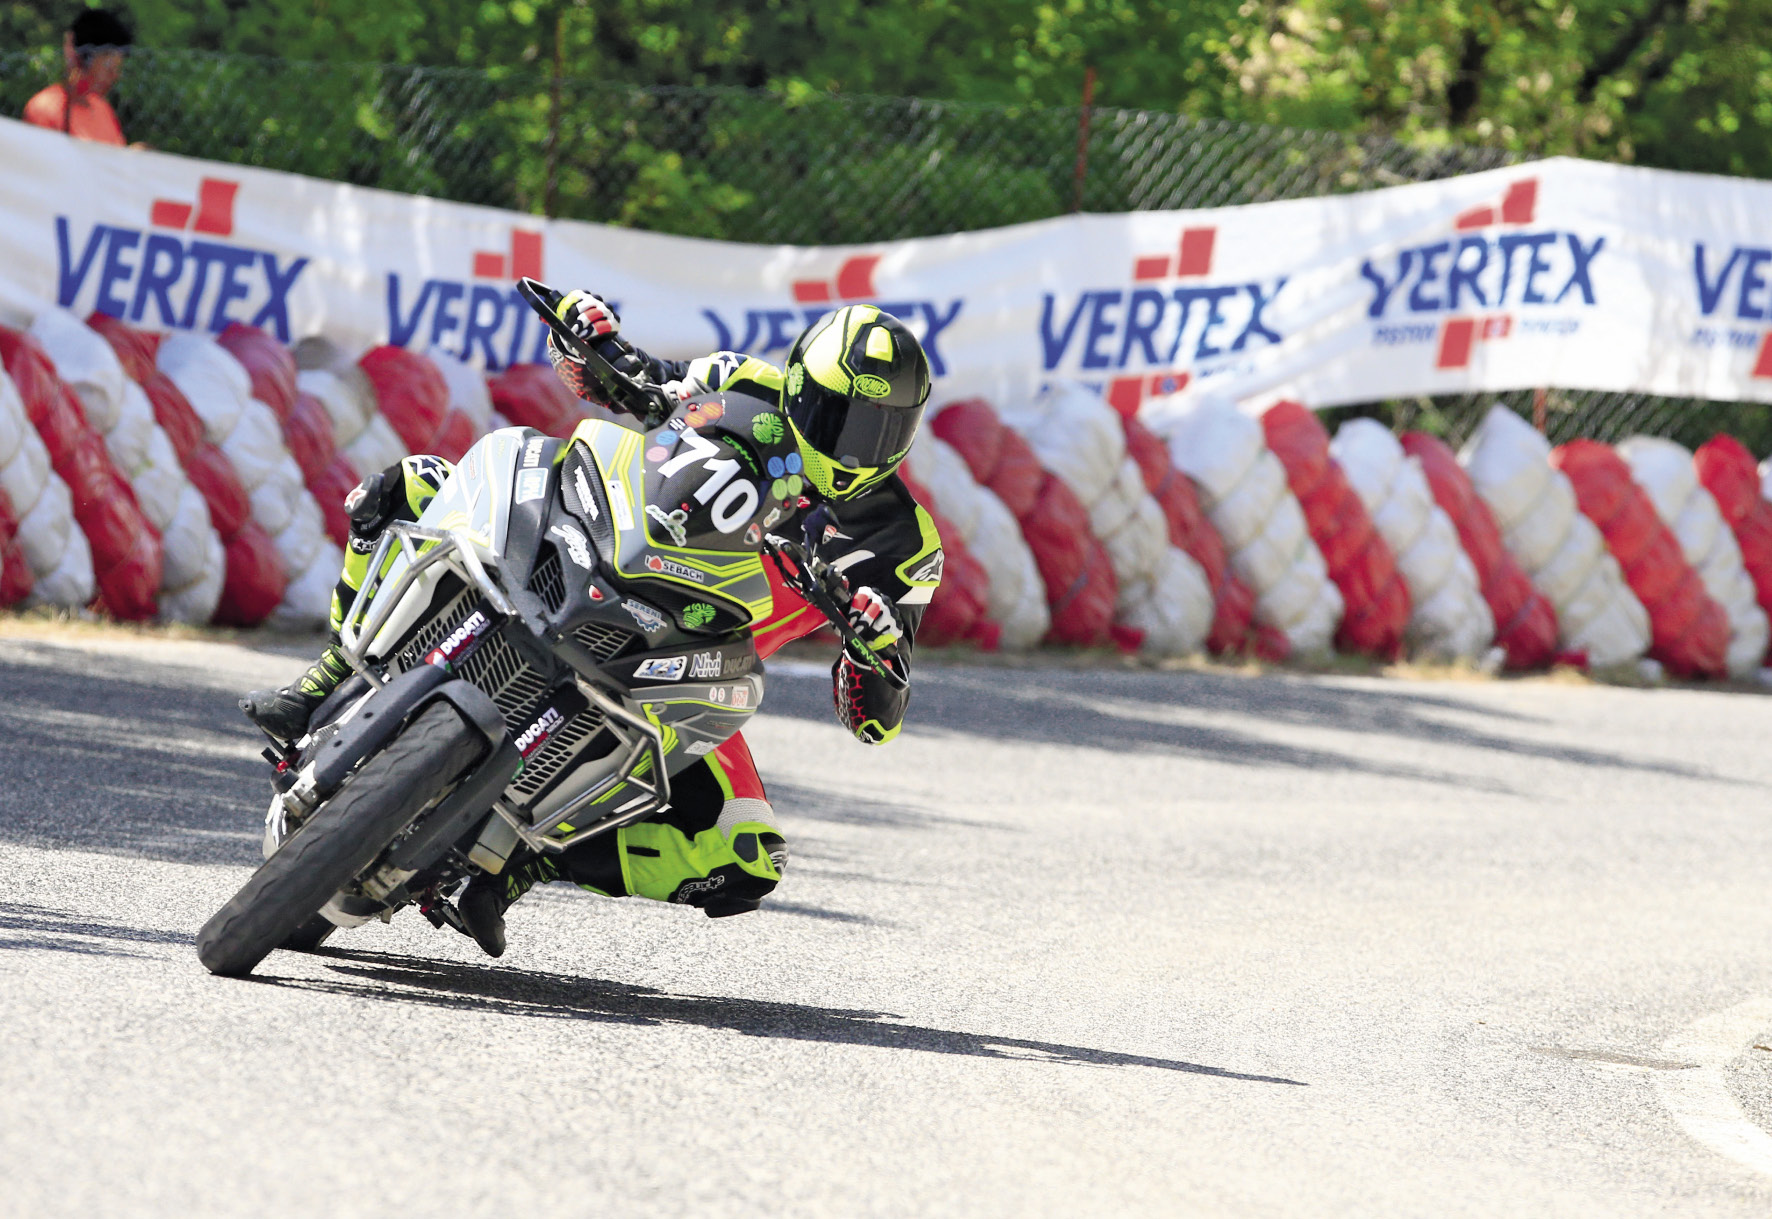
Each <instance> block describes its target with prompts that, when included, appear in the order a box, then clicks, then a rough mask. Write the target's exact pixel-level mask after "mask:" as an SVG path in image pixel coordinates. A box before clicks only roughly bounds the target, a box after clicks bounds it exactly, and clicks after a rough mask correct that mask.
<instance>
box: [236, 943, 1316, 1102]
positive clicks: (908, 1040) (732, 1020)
mask: <svg viewBox="0 0 1772 1219" xmlns="http://www.w3.org/2000/svg"><path fill="white" fill-rule="evenodd" d="M314 955H315V957H316V958H317V959H319V960H321V961H323V962H324V963H325V965H326V968H327V969H328V970H330V971H331V972H332V973H335V974H337V975H339V976H338V977H337V978H280V977H276V976H274V975H264V974H255V975H253V977H252V978H251V979H250V980H251V981H254V982H258V983H260V984H261V985H267V986H282V987H291V988H294V989H297V990H309V991H318V992H320V993H322V994H332V995H342V996H345V997H348V998H354V999H369V1000H374V1001H376V1002H381V1003H410V1004H417V1005H420V1006H424V1007H441V1008H450V1009H454V1010H458V1011H471V1012H476V1013H482V1014H491V1015H500V1016H522V1017H531V1018H535V1019H541V1020H594V1021H604V1022H608V1023H614V1024H632V1025H649V1024H676V1025H695V1026H699V1027H701V1028H709V1029H724V1030H726V1031H729V1032H734V1033H741V1034H743V1035H745V1036H747V1037H769V1038H776V1039H779V1040H786V1041H826V1042H836V1043H840V1044H844V1045H866V1046H877V1047H879V1048H881V1049H889V1050H920V1051H922V1052H924V1053H929V1054H963V1055H966V1056H968V1057H973V1058H1000V1059H1025V1060H1029V1061H1035V1062H1051V1063H1063V1064H1067V1065H1070V1066H1080V1067H1151V1068H1155V1069H1157V1070H1162V1071H1182V1072H1186V1073H1188V1074H1192V1075H1211V1076H1215V1077H1217V1078H1219V1079H1230V1080H1237V1081H1240V1082H1243V1083H1259V1084H1286V1085H1289V1086H1293V1087H1306V1086H1308V1085H1306V1084H1305V1083H1304V1081H1302V1080H1297V1079H1285V1078H1282V1077H1280V1076H1275V1075H1252V1074H1247V1073H1245V1072H1241V1071H1231V1070H1227V1069H1225V1068H1223V1067H1213V1066H1206V1065H1204V1064H1202V1063H1197V1062H1184V1061H1182V1060H1179V1059H1173V1058H1152V1057H1148V1056H1145V1055H1140V1054H1121V1053H1116V1052H1115V1051H1112V1050H1096V1049H1090V1048H1087V1047H1085V1046H1073V1045H1060V1044H1058V1043H1056V1042H1050V1041H1029V1040H1025V1039H1022V1038H1017V1037H992V1036H990V1035H989V1034H984V1033H961V1032H955V1031H951V1030H947V1029H932V1028H924V1027H922V1026H920V1025H914V1024H901V1023H897V1022H896V1018H895V1017H893V1016H892V1015H890V1014H889V1013H886V1012H868V1011H848V1010H844V1009H841V1008H832V1007H813V1006H810V1005H807V1004H801V1003H771V1002H767V1001H763V1000H757V999H732V998H720V997H716V996H711V995H671V994H666V993H665V992H663V991H657V990H652V989H650V988H648V987H644V986H631V985H628V984H627V983H623V982H609V981H605V980H602V979H599V978H576V977H571V976H568V975H566V974H555V973H545V972H541V971H538V970H527V969H508V968H501V967H497V966H481V965H464V964H459V963H457V962H453V961H427V960H422V959H419V958H416V957H408V956H401V955H398V954H394V953H382V952H354V951H344V950H337V949H322V950H321V951H320V952H318V953H316V954H314Z"/></svg>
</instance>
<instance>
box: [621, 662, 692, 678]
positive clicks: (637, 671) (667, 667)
mask: <svg viewBox="0 0 1772 1219" xmlns="http://www.w3.org/2000/svg"><path fill="white" fill-rule="evenodd" d="M687 663H688V660H687V658H686V657H682V656H654V657H653V658H652V659H650V660H642V661H641V662H640V663H639V664H637V665H635V666H634V676H635V677H636V678H641V677H649V678H651V679H652V680H654V681H681V680H683V666H684V665H686V664H687Z"/></svg>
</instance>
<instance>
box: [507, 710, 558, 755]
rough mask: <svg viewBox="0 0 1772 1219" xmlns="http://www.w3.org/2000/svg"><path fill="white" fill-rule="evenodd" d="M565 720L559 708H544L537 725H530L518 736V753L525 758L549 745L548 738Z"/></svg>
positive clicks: (536, 722)
mask: <svg viewBox="0 0 1772 1219" xmlns="http://www.w3.org/2000/svg"><path fill="white" fill-rule="evenodd" d="M565 719H566V717H565V716H563V715H561V714H560V711H559V709H558V708H556V707H547V708H544V709H543V710H542V713H541V715H540V716H539V717H537V719H536V721H535V723H533V724H531V725H529V727H527V728H525V729H524V730H523V731H522V733H520V734H519V735H518V737H517V742H516V743H517V752H518V753H520V754H522V755H523V756H524V757H525V758H528V757H529V756H530V755H532V754H534V753H535V751H536V750H538V749H540V748H541V747H542V746H543V745H545V744H547V741H548V737H549V736H550V735H551V734H552V733H553V731H554V729H556V728H558V727H559V726H560V725H561V723H563V722H564V721H565Z"/></svg>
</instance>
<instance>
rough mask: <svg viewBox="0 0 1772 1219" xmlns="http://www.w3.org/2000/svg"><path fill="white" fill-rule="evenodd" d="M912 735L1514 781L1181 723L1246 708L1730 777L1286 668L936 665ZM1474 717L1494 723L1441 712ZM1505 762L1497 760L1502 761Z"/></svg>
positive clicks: (1530, 722)
mask: <svg viewBox="0 0 1772 1219" xmlns="http://www.w3.org/2000/svg"><path fill="white" fill-rule="evenodd" d="M914 689H915V694H914V696H913V698H912V701H911V711H910V716H909V718H908V721H907V726H906V731H907V732H928V731H932V730H933V731H937V732H945V733H953V734H958V735H968V736H978V737H984V738H988V739H992V740H1008V741H1021V742H1031V743H1036V744H1040V743H1048V744H1055V745H1084V746H1089V747H1092V748H1096V749H1103V750H1108V751H1111V752H1115V753H1126V752H1131V751H1139V752H1151V753H1166V754H1172V755H1175V756H1178V757H1190V758H1204V759H1210V760H1212V761H1215V762H1222V763H1227V764H1229V765H1232V766H1258V767H1275V766H1281V767H1287V768H1289V769H1297V770H1320V771H1343V772H1354V773H1361V774H1371V775H1377V776H1383V777H1386V778H1398V779H1414V780H1420V781H1425V782H1432V783H1445V784H1450V785H1454V786H1457V787H1459V788H1462V789H1465V790H1470V789H1472V788H1477V789H1481V790H1488V791H1493V792H1497V793H1513V792H1514V791H1515V789H1514V788H1513V787H1511V786H1509V785H1508V784H1506V783H1505V782H1502V781H1500V780H1499V779H1492V780H1490V781H1489V782H1487V783H1484V782H1482V781H1479V780H1474V779H1473V778H1472V777H1471V776H1470V775H1468V774H1463V773H1449V772H1445V771H1440V770H1435V769H1433V768H1431V767H1423V766H1417V765H1412V764H1410V763H1408V762H1404V761H1396V762H1389V761H1378V760H1374V759H1371V758H1364V757H1356V756H1354V755H1351V754H1346V753H1341V752H1337V751H1335V750H1332V749H1323V748H1312V747H1306V746H1297V745H1289V744H1286V743H1284V742H1281V741H1275V740H1272V739H1270V738H1268V737H1266V736H1255V735H1252V734H1249V733H1245V732H1240V731H1238V730H1237V729H1236V728H1234V727H1227V726H1224V725H1222V724H1212V725H1208V724H1202V723H1189V722H1186V717H1187V715H1188V713H1190V712H1201V711H1206V712H1214V713H1217V714H1220V715H1231V716H1242V717H1246V718H1248V719H1250V720H1252V721H1256V722H1260V723H1264V724H1268V725H1288V724H1291V725H1297V726H1299V727H1309V728H1323V727H1333V728H1337V729H1340V730H1343V731H1347V732H1355V733H1360V734H1362V735H1365V736H1369V737H1388V738H1393V739H1394V740H1396V742H1397V746H1398V747H1397V749H1396V750H1395V753H1396V755H1397V756H1398V757H1399V758H1406V757H1409V756H1410V754H1411V752H1412V751H1411V750H1409V748H1408V743H1409V742H1412V741H1421V742H1427V743H1430V744H1436V745H1456V746H1462V747H1464V748H1469V749H1483V750H1489V751H1492V752H1494V753H1497V754H1501V755H1512V756H1518V757H1529V758H1541V759H1546V760H1550V761H1556V762H1563V763H1567V764H1570V765H1575V766H1588V767H1596V768H1600V769H1605V770H1626V771H1636V772H1640V773H1648V774H1661V775H1668V776H1671V777H1676V778H1686V779H1708V780H1712V781H1716V782H1734V781H1735V780H1731V779H1729V778H1727V777H1726V776H1720V775H1717V774H1714V773H1713V772H1711V771H1708V770H1705V769H1703V768H1698V767H1691V766H1683V765H1680V764H1679V763H1675V762H1663V761H1655V760H1648V759H1644V758H1643V757H1641V756H1640V755H1632V754H1628V753H1614V752H1611V751H1608V750H1603V749H1585V748H1581V747H1578V746H1572V745H1562V744H1556V743H1552V742H1543V741H1536V740H1533V739H1531V735H1530V734H1531V733H1532V732H1533V730H1534V729H1535V728H1536V727H1537V726H1539V725H1541V724H1544V723H1546V722H1547V721H1545V720H1543V719H1541V718H1539V717H1536V716H1531V715H1526V714H1522V713H1520V712H1517V711H1510V710H1507V709H1504V708H1499V707H1493V706H1486V705H1484V704H1482V703H1479V702H1475V701H1467V700H1465V699H1461V698H1458V697H1456V696H1454V695H1450V694H1446V693H1444V692H1433V693H1429V692H1426V691H1422V690H1420V689H1416V688H1412V687H1411V686H1410V685H1409V684H1407V683H1405V682H1401V681H1392V682H1383V683H1380V684H1373V685H1359V686H1354V685H1348V684H1343V683H1339V682H1337V683H1331V682H1327V681H1322V680H1315V679H1311V678H1308V677H1303V676H1296V675H1290V674H1268V675H1264V676H1261V677H1250V676H1247V675H1244V674H1237V673H1214V672H1202V671H1178V672H1165V673H1152V672H1149V671H1139V670H1115V669H1058V668H1050V669H1046V668H1025V669H1005V670H992V669H986V668H969V667H957V666H956V667H953V668H944V669H935V670H930V671H928V672H927V676H925V677H922V678H921V680H919V681H917V682H916V683H915V687H914ZM764 705H765V707H766V708H767V710H768V711H769V712H770V713H772V714H775V715H788V716H793V717H794V718H796V719H804V720H811V721H813V722H815V723H817V722H826V721H829V720H830V719H831V710H830V694H829V687H828V684H827V683H825V682H824V681H822V680H819V679H816V678H789V679H785V680H783V679H776V680H774V681H773V682H772V683H771V684H770V686H769V688H768V693H767V697H766V700H765V704H764ZM1451 715H1457V716H1462V717H1465V718H1466V719H1467V720H1468V718H1469V717H1480V718H1481V719H1482V720H1483V721H1485V722H1487V723H1488V724H1491V725H1493V728H1492V729H1490V730H1484V729H1482V728H1478V727H1474V726H1471V725H1470V724H1469V723H1461V722H1457V721H1454V720H1452V719H1450V718H1447V717H1448V716H1451ZM1497 772H1498V773H1500V768H1497Z"/></svg>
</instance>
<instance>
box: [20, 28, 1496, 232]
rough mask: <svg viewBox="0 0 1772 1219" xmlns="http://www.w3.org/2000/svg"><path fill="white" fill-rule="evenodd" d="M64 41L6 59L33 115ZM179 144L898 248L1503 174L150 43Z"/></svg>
mask: <svg viewBox="0 0 1772 1219" xmlns="http://www.w3.org/2000/svg"><path fill="white" fill-rule="evenodd" d="M59 75H60V56H59V52H58V53H56V54H53V55H52V54H49V53H47V52H42V53H12V54H9V55H0V107H3V108H4V112H5V113H8V114H17V113H19V111H20V109H21V108H22V107H23V105H24V103H25V100H26V99H27V98H28V97H30V95H31V94H32V93H34V92H36V91H37V90H38V89H40V88H42V87H43V86H44V85H46V84H50V83H53V82H54V81H56V80H57V79H59ZM112 101H113V103H114V105H115V106H116V109H117V112H118V117H119V119H120V120H121V122H122V124H123V129H124V131H125V132H126V133H127V135H128V137H129V139H131V140H134V141H140V142H143V143H146V144H149V145H151V146H153V147H155V148H158V149H161V150H162V151H165V152H176V153H183V154H186V155H189V156H195V157H204V158H208V159H211V160H219V161H230V162H235V163H239V164H245V165H255V166H261V167H264V168H267V169H280V170H287V171H290V172H293V173H302V174H309V175H312V176H314V177H320V178H329V179H333V180H335V181H342V182H350V183H353V184H356V185H359V186H375V187H382V188H385V189H387V190H396V191H403V192H406V193H410V194H420V195H435V196H438V197H441V198H445V199H454V200H458V201H460V202H464V203H481V204H487V205H490V206H494V207H503V208H512V209H515V210H518V211H525V212H532V213H542V214H547V215H552V216H560V217H566V218H569V219H575V220H593V221H601V222H605V223H616V224H625V225H631V226H633V227H636V228H647V229H654V230H658V231H661V232H670V233H679V234H684V235H688V236H695V237H711V238H723V239H727V240H739V241H754V242H766V243H775V242H782V243H789V244H829V243H858V242H874V241H888V240H894V239H897V238H904V237H926V236H932V235H936V234H941V233H952V232H958V231H962V230H967V229H980V228H992V227H996V226H999V225H1006V224H1017V223H1021V222H1023V221H1028V220H1039V219H1043V218H1045V217H1048V216H1055V215H1059V214H1062V213H1064V212H1067V211H1072V210H1083V211H1096V212H1124V211H1140V210H1149V209H1157V208H1190V207H1218V206H1223V205H1226V204H1235V203H1256V202H1261V201H1264V200H1270V199H1290V198H1298V197H1300V196H1305V195H1320V194H1327V193H1330V192H1336V191H1351V190H1362V189H1368V188H1371V187H1376V186H1390V185H1395V184H1397V183H1401V182H1416V181H1423V180H1426V179H1429V178H1440V177H1446V176H1449V175H1452V174H1459V173H1468V172H1470V171H1472V170H1477V169H1487V168H1490V167H1492V166H1495V165H1499V164H1502V163H1504V162H1505V160H1506V155H1505V154H1503V153H1501V152H1498V151H1496V150H1492V149H1482V148H1448V149H1444V150H1440V151H1435V152H1423V151H1421V150H1418V149H1413V148H1410V147H1407V146H1405V145H1402V144H1398V143H1396V142H1395V141H1391V140H1384V139H1379V138H1374V137H1356V136H1346V135H1339V134H1336V133H1332V132H1321V131H1287V130H1282V129H1278V128H1267V127H1256V126H1249V125H1241V124H1234V123H1227V122H1221V121H1214V120H1197V119H1190V118H1187V117H1185V116H1183V115H1178V114H1169V113H1159V112H1154V111H1139V110H1116V109H1109V108H1102V107H1092V108H1091V109H1090V110H1089V111H1088V112H1087V116H1085V113H1084V111H1083V110H1082V109H1081V108H1078V107H1015V106H996V105H973V104H963V103H955V102H940V101H929V100H926V99H919V98H888V97H847V96H835V95H830V94H824V93H817V94H812V95H809V96H804V97H792V96H783V95H780V94H776V93H772V92H767V91H761V90H744V89H728V88H683V87H671V88H635V87H631V86H624V85H613V84H608V83H605V82H599V81H592V80H584V79H579V78H574V77H558V78H556V77H550V76H548V75H547V74H545V73H538V72H536V71H533V70H530V71H521V72H519V71H515V70H508V69H487V70H484V71H479V70H468V69H459V68H423V67H396V66H388V65H365V64H335V63H304V62H295V61H289V60H277V59H266V58H260V57H254V56H239V55H223V54H215V53H205V52H192V51H164V50H148V49H140V50H136V51H134V52H132V53H131V55H130V56H129V60H128V64H127V67H126V68H125V71H124V74H123V78H122V80H121V82H120V83H119V84H118V85H117V87H116V89H115V90H114V92H113V94H112Z"/></svg>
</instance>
